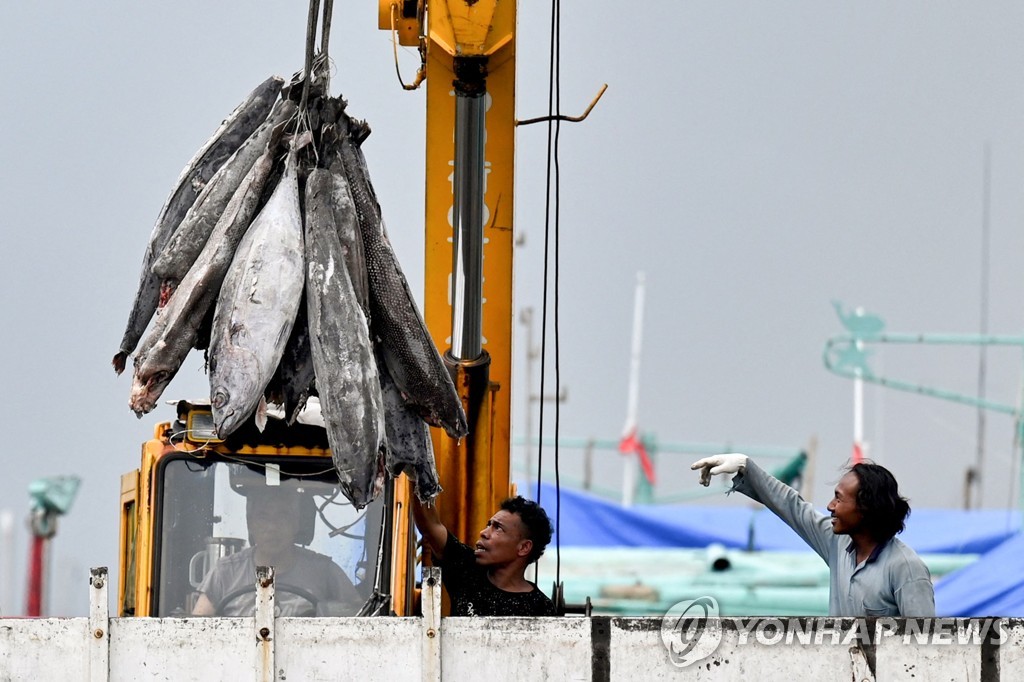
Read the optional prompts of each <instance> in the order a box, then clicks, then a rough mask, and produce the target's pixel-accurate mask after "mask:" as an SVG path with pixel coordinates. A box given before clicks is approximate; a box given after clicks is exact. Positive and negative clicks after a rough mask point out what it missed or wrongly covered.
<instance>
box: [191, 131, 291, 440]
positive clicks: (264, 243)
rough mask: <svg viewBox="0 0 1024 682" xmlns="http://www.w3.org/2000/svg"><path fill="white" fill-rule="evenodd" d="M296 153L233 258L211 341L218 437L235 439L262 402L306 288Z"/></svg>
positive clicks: (288, 160) (211, 365)
mask: <svg viewBox="0 0 1024 682" xmlns="http://www.w3.org/2000/svg"><path fill="white" fill-rule="evenodd" d="M296 164H297V162H296V154H295V151H294V150H293V151H290V152H289V153H288V158H287V161H286V162H285V172H284V175H283V176H282V177H281V180H280V181H279V182H278V184H277V187H276V188H275V189H274V192H273V193H272V194H271V195H270V199H269V200H268V201H267V203H266V205H265V206H264V207H263V209H262V210H261V211H260V213H259V215H258V216H256V219H255V220H253V222H252V225H250V226H249V229H248V231H246V233H245V236H244V237H243V238H242V241H241V242H240V243H239V245H238V249H237V250H236V251H235V256H234V259H233V260H232V261H231V265H230V266H229V269H228V274H227V276H225V278H224V283H223V284H222V285H221V290H220V295H219V297H218V298H217V305H216V312H215V313H214V319H213V331H212V334H211V338H210V349H209V366H210V367H209V369H210V401H211V403H212V406H213V422H214V426H215V428H216V429H217V434H218V435H219V436H220V437H221V438H225V437H227V436H228V435H230V434H231V433H232V432H234V430H235V429H237V428H238V427H239V425H241V424H242V422H243V421H245V420H246V419H247V418H248V417H249V416H250V415H252V414H253V411H254V410H255V409H256V407H257V405H258V404H259V403H260V400H261V399H262V398H263V391H264V389H265V388H266V387H267V384H269V383H270V380H271V378H272V377H273V375H274V373H275V372H276V371H277V367H278V364H279V363H280V362H281V356H282V355H283V354H284V347H285V344H286V343H287V342H288V337H289V335H290V334H291V332H292V327H293V326H294V324H295V316H296V314H297V312H298V308H299V302H300V301H301V299H302V289H303V285H304V280H305V269H304V267H303V250H302V213H301V210H300V207H299V182H298V172H297V166H296Z"/></svg>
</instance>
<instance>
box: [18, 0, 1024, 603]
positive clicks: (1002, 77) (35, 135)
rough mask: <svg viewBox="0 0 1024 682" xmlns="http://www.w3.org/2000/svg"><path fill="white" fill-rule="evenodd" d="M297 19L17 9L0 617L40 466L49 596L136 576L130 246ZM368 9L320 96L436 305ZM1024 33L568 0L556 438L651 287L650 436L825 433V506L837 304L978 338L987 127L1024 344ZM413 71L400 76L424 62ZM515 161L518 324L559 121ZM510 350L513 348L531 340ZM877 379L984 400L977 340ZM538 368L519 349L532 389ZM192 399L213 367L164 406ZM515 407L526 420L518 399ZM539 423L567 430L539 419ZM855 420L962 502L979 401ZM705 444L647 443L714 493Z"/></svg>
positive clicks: (758, 6) (419, 123) (299, 40)
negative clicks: (121, 517) (62, 500)
mask: <svg viewBox="0 0 1024 682" xmlns="http://www.w3.org/2000/svg"><path fill="white" fill-rule="evenodd" d="M306 9H307V8H306V3H299V2H291V3H266V6H263V5H262V4H254V3H244V2H237V1H234V0H225V1H222V2H217V3H208V2H198V1H197V0H179V1H178V2H173V3H169V2H147V3H137V2H126V1H124V0H120V1H116V2H107V3H102V4H100V5H96V4H82V3H71V2H57V3H24V2H18V3H14V2H7V3H2V4H0V75H2V77H3V83H4V86H5V87H4V96H3V97H2V98H0V121H2V123H3V124H4V134H3V135H0V160H2V163H0V208H2V214H0V215H2V231H0V235H2V248H0V286H2V290H3V292H4V295H3V308H2V312H3V317H2V319H3V323H4V327H5V330H4V334H3V336H2V337H0V338H2V340H0V344H2V352H0V367H2V374H0V377H2V387H3V391H2V396H0V401H2V402H0V406H2V409H0V414H2V415H3V417H2V420H3V421H2V425H3V430H4V436H5V437H4V449H3V453H2V455H0V456H2V462H3V464H4V473H3V475H2V476H0V510H2V509H8V510H10V511H11V512H13V514H14V515H15V519H16V531H17V532H16V538H15V539H16V549H17V552H16V554H15V565H16V569H17V570H16V576H15V583H14V588H13V589H12V588H10V587H4V586H0V608H2V609H3V612H4V613H5V614H8V613H12V612H20V611H21V609H22V608H23V595H24V587H23V586H24V576H23V567H24V564H25V563H26V559H25V553H24V550H25V547H26V545H27V542H28V539H27V534H26V532H25V530H24V524H23V519H24V518H25V516H26V514H27V512H28V495H27V487H28V484H29V482H30V481H32V480H33V479H35V478H38V477H42V476H52V475H58V474H75V475H78V476H81V477H82V479H83V484H82V488H81V491H80V493H79V496H78V499H77V501H76V502H75V505H74V507H73V509H72V512H71V514H70V515H69V516H68V517H66V518H64V519H62V521H61V525H60V530H59V534H58V536H57V538H56V541H55V546H54V557H55V559H56V560H57V566H56V568H55V578H56V579H57V580H56V584H55V587H54V595H53V596H54V599H53V609H52V610H53V612H54V613H57V614H67V613H72V614H84V613H85V612H86V608H87V602H86V597H85V595H86V592H85V585H86V584H87V570H88V568H89V567H90V566H97V565H108V566H111V567H115V566H116V565H117V552H116V544H117V513H118V489H119V487H118V486H119V476H120V474H122V473H124V472H127V471H130V470H131V469H134V468H135V467H137V466H138V454H139V446H140V444H141V443H142V442H143V441H144V440H146V439H147V438H149V437H150V435H151V434H152V429H153V426H154V425H155V424H156V423H158V422H159V421H163V420H166V419H168V418H169V417H170V416H171V412H170V408H167V407H165V406H161V407H160V409H159V410H158V411H157V412H154V413H153V414H151V415H149V416H147V417H146V418H145V419H143V420H141V421H139V420H137V419H136V418H135V416H134V415H133V414H132V413H131V412H130V411H129V410H128V407H127V399H128V391H129V386H130V379H129V377H128V376H127V375H125V376H122V377H119V378H118V377H115V376H114V374H113V372H112V371H111V369H110V357H111V356H112V355H113V353H114V351H115V350H116V349H117V345H118V342H119V341H120V338H121V334H122V331H123V328H124V322H125V319H126V316H127V314H128V310H129V307H130V305H131V300H132V296H133V294H134V291H135V286H136V282H137V278H138V270H139V264H140V262H141V257H142V252H143V248H144V247H145V244H146V242H147V239H148V236H149V233H150V230H151V228H152V224H153V220H154V219H155V217H156V215H157V213H158V211H159V209H160V207H161V205H162V204H163V201H164V199H165V197H166V195H167V193H168V192H169V191H170V189H171V188H172V186H173V184H174V182H175V180H176V179H177V177H178V174H179V172H180V171H181V169H182V167H183V166H184V165H185V163H186V162H187V161H188V160H189V159H190V158H191V156H192V154H193V153H194V152H195V150H196V149H198V148H199V147H200V146H201V145H202V144H203V143H204V142H205V140H206V139H207V138H208V137H209V135H210V134H211V133H212V132H213V130H214V129H215V128H216V127H217V125H218V124H219V122H220V121H221V119H222V118H224V116H226V115H227V114H228V113H229V112H230V111H231V110H232V109H233V108H234V106H235V105H236V104H237V103H238V102H239V101H240V100H241V99H242V98H243V97H244V96H245V95H246V93H248V92H249V91H250V90H251V89H252V88H253V87H254V86H255V85H256V84H257V83H259V82H261V81H262V80H263V79H265V78H266V77H267V76H268V75H270V74H280V75H283V76H288V75H290V74H291V73H293V72H294V71H297V70H299V69H300V68H301V66H302V55H303V43H304V32H305V16H306ZM376 12H377V4H376V3H375V2H347V3H337V4H336V8H335V23H334V29H333V33H332V40H331V48H332V57H334V59H335V61H336V74H335V76H334V80H333V89H334V94H342V95H344V96H345V97H346V98H347V99H348V100H349V103H350V110H351V111H352V112H353V113H354V114H355V115H357V116H360V117H365V118H366V119H368V121H369V123H370V124H371V126H372V128H373V134H372V135H371V136H370V138H369V139H368V140H367V142H366V143H365V145H364V149H365V152H366V155H367V158H368V162H369V164H370V170H371V173H372V176H373V179H374V182H375V187H376V190H377V193H378V196H379V198H380V202H381V204H382V207H383V211H384V215H385V218H386V220H387V223H388V226H389V230H390V234H391V236H392V239H393V241H394V242H395V246H396V249H397V251H398V253H399V257H400V258H401V260H402V262H403V264H404V266H405V269H406V273H407V275H408V277H409V279H410V281H411V282H412V284H413V288H414V290H416V291H417V293H419V292H420V290H421V288H422V261H423V257H422V249H423V246H422V222H423V192H422V187H423V130H424V107H423V104H424V98H423V94H422V93H421V92H416V93H407V92H404V91H402V90H401V88H400V87H399V85H398V82H397V80H396V78H395V75H394V64H393V59H392V52H391V50H392V48H391V44H390V41H389V37H388V35H387V33H385V32H381V31H378V30H377V28H376V21H377V18H376ZM1022 15H1024V5H1021V4H1020V3H1018V2H987V3H983V4H982V3H933V2H901V3H891V2H839V3H820V2H812V1H810V0H807V1H804V2H786V3H755V2H732V1H729V2H714V3H711V2H703V3H695V2H678V3H667V4H666V3H634V4H632V5H630V6H629V11H628V12H623V9H622V5H621V4H619V3H610V2H593V1H591V2H585V3H584V2H566V3H562V21H563V39H562V45H561V61H562V79H561V81H562V93H561V101H562V105H563V109H564V110H565V111H566V112H567V113H572V114H575V113H579V112H580V111H582V109H583V108H584V107H585V106H586V104H587V103H588V102H589V101H590V99H591V98H592V97H593V95H594V94H595V92H596V91H597V89H598V88H599V87H600V85H601V84H602V83H608V85H609V89H608V92H607V94H606V95H605V97H604V99H603V100H602V101H601V102H600V104H599V105H598V106H597V108H596V109H595V110H594V112H593V114H592V115H591V117H590V118H589V119H588V121H587V122H586V123H584V124H582V125H571V126H570V125H566V126H564V127H563V129H562V135H561V142H562V145H561V169H562V184H561V198H562V211H561V241H560V253H561V256H562V263H561V273H562V277H561V293H560V308H561V323H560V329H561V339H560V346H561V381H562V384H563V385H565V386H566V387H567V389H568V396H569V397H568V400H567V401H566V402H565V403H564V404H563V405H562V410H561V418H560V429H561V435H562V436H563V437H570V438H587V437H593V438H605V439H615V438H617V437H618V436H619V434H620V430H621V425H622V423H623V420H624V417H625V410H626V386H627V380H628V371H629V344H630V322H631V319H632V301H633V284H634V281H635V278H636V273H637V272H638V271H640V270H642V271H644V272H645V273H646V278H647V306H646V314H645V325H644V348H643V359H642V379H641V389H640V427H641V430H643V431H645V432H648V433H651V434H655V435H656V436H657V438H658V439H660V440H661V441H664V442H693V441H699V442H733V443H741V444H756V445H773V446H782V447H791V448H794V449H797V448H802V447H806V446H807V444H808V443H809V442H810V441H811V439H812V438H816V439H817V443H818V449H817V464H816V468H815V486H814V501H815V502H817V503H819V504H821V505H824V504H825V502H826V501H827V499H828V495H829V491H830V490H831V486H832V485H833V484H834V482H835V480H836V478H837V475H838V472H839V469H840V467H841V465H842V464H843V462H844V461H845V460H846V458H847V457H848V456H849V453H850V440H851V437H852V399H851V395H852V389H851V385H850V382H849V381H847V380H845V379H841V378H839V377H836V376H834V375H832V374H830V373H828V372H827V371H826V369H825V368H824V366H823V364H822V351H823V349H824V344H825V342H826V340H827V339H828V337H829V336H831V335H833V334H837V333H840V332H841V331H842V327H841V325H840V323H839V320H838V318H837V317H836V314H835V311H834V310H833V308H832V306H831V303H830V301H831V300H833V299H837V300H840V301H842V302H844V303H845V304H846V305H848V306H856V305H861V306H864V307H865V308H866V309H867V310H868V311H869V312H872V313H875V314H877V315H879V316H881V317H882V318H884V320H885V321H886V325H887V330H889V331H899V332H959V333H976V332H977V331H978V329H979V320H980V315H981V307H980V291H981V281H982V277H981V272H982V268H981V265H982V246H981V244H982V240H981V235H982V228H981V226H982V215H983V154H984V151H983V150H984V148H985V145H986V143H988V144H990V145H991V158H992V162H991V204H990V234H991V259H990V263H989V267H990V291H991V293H990V301H989V306H990V308H989V330H990V331H991V332H992V333H1000V334H1020V333H1022V332H1024V281H1022V279H1024V278H1022V277H1021V273H1020V270H1021V268H1020V264H1021V262H1022V257H1024V230H1022V229H1021V227H1022V224H1024V75H1022V74H1024V16H1022ZM519 18H520V30H519V34H518V40H519V57H520V61H519V72H518V73H519V80H518V102H517V115H518V117H519V118H529V117H532V116H537V115H541V114H543V113H544V112H545V110H546V103H547V49H548V40H549V34H548V22H549V20H550V6H549V5H547V3H521V5H520V17H519ZM401 61H402V69H403V72H404V73H405V74H406V78H407V79H409V78H411V76H412V74H413V73H414V71H415V68H416V62H417V59H416V57H415V53H414V52H412V51H409V50H404V51H403V52H402V54H401ZM517 144H518V149H517V168H516V177H517V188H516V190H517V194H516V200H517V203H516V230H517V232H518V233H519V234H520V235H521V236H522V237H523V238H524V245H523V246H522V247H520V248H519V249H518V250H517V265H516V268H517V269H516V291H515V297H516V298H515V307H516V310H521V309H523V308H525V307H533V308H535V309H537V310H538V314H539V309H540V306H541V304H542V302H541V293H540V292H541V284H542V282H541V255H542V253H543V248H542V247H543V241H542V240H543V224H544V213H543V206H544V203H543V200H544V184H543V178H544V167H545V156H544V150H545V138H544V130H543V127H542V126H532V127H529V128H524V129H520V130H519V132H518V137H517ZM538 340H539V339H534V342H535V343H536V342H537V341H538ZM517 341H518V342H519V345H518V348H517V350H516V357H517V361H521V360H522V359H524V358H525V351H524V347H525V345H526V344H525V341H526V339H525V337H524V334H523V327H522V326H521V325H517ZM871 362H872V367H873V368H874V369H875V370H876V372H879V373H882V374H885V375H887V376H890V377H892V378H898V379H902V380H905V381H911V382H918V383H923V384H928V385H933V386H939V387H944V388H948V389H950V390H953V391H957V392H962V393H970V394H973V393H975V391H976V385H977V373H978V353H977V351H976V350H975V349H973V348H954V349H949V348H946V349H939V348H935V347H900V348H885V349H879V350H877V351H876V353H875V355H873V356H872V359H871ZM552 363H553V359H549V361H548V364H549V366H550V365H551V364H552ZM1021 368H1022V352H1021V349H1020V348H1008V349H997V350H993V351H991V352H990V353H989V366H988V383H987V395H988V397H989V398H990V399H992V400H997V401H1000V402H1004V403H1007V404H1015V403H1016V402H1017V401H1018V398H1019V395H1020V392H1021ZM523 378H524V376H523V366H522V363H521V362H520V366H519V367H518V368H517V372H516V381H517V382H518V383H516V384H515V386H521V385H522V383H523ZM515 386H514V387H513V391H514V392H515V391H516V388H515ZM534 386H536V380H535V381H534ZM550 387H551V385H550V383H549V389H550ZM206 390H207V384H206V380H205V375H204V374H203V371H202V365H201V361H200V359H199V357H198V356H194V357H193V358H192V359H191V360H190V361H189V363H188V364H187V365H186V366H185V367H184V368H183V369H182V371H181V373H180V374H179V376H178V377H177V378H176V379H175V381H174V382H173V383H172V384H171V386H170V388H169V389H168V390H167V392H166V394H165V397H166V398H179V397H180V398H185V397H195V396H201V395H203V393H204V391H206ZM513 401H514V405H515V413H516V414H515V419H514V423H513V431H514V432H515V433H516V435H522V434H523V430H524V419H523V413H524V410H525V407H526V398H525V396H524V395H522V392H521V391H520V392H519V393H514V394H513ZM553 421H554V420H553V414H550V413H549V414H548V416H547V417H546V423H547V425H548V427H549V429H550V427H551V426H552V424H553ZM533 423H534V425H535V426H534V428H536V423H537V419H536V418H534V420H533ZM865 428H866V434H867V438H868V440H869V441H870V445H871V449H870V454H871V455H872V456H873V457H875V458H876V459H877V460H879V461H880V462H882V463H884V464H885V465H886V466H889V467H890V468H892V470H893V471H894V472H895V473H896V475H897V478H898V479H899V480H900V482H901V486H902V488H903V491H904V494H906V495H908V496H909V497H910V498H911V502H912V504H914V505H918V506H931V507H950V506H960V505H961V504H962V499H963V494H962V493H963V476H964V471H965V470H966V468H967V467H968V466H969V465H970V464H971V463H972V462H973V460H974V458H975V456H976V454H975V453H976V449H977V442H978V440H977V413H976V411H975V410H973V409H971V408H968V407H964V406H960V405H953V404H946V403H943V402H940V401H937V400H934V399H928V398H922V397H918V396H914V395H909V394H902V393H896V392H892V391H882V390H872V389H870V388H869V390H868V391H867V392H866V423H865ZM548 435H553V432H552V431H550V430H548ZM985 442H986V451H985V453H986V454H985V458H986V462H987V469H986V471H985V476H984V482H985V483H984V492H985V505H986V506H989V507H1005V506H1007V504H1008V503H1010V499H1009V495H1010V489H1009V480H1010V478H1011V473H1012V471H1013V470H1012V462H1013V461H1014V459H1015V458H1016V457H1018V455H1016V454H1015V453H1014V450H1013V424H1012V420H1011V419H1010V418H1009V417H1006V416H1002V415H991V416H989V418H988V429H987V433H986V441H985ZM518 454H519V453H518V452H517V455H518ZM600 457H601V458H602V461H601V463H600V464H599V466H598V469H599V471H598V479H597V481H596V482H597V483H598V484H599V485H602V486H605V487H609V488H614V487H615V486H616V485H618V480H619V477H620V472H621V468H620V467H621V464H620V462H619V459H618V455H616V454H614V453H606V454H602V455H600ZM563 459H564V469H565V471H566V475H567V476H571V475H573V474H574V473H575V472H578V470H579V465H578V461H576V460H578V453H574V452H571V451H563ZM692 459H693V457H692V456H690V455H686V454H671V453H663V454H662V455H661V457H660V459H659V474H660V482H661V487H660V489H659V491H658V492H659V494H662V495H669V494H673V493H679V492H685V491H689V490H693V489H695V488H696V477H695V476H694V475H692V474H691V473H690V472H689V471H688V468H687V465H688V464H689V462H690V461H691V460H692ZM517 460H518V457H517ZM546 461H547V462H549V463H550V457H549V456H546ZM737 503H739V502H737ZM2 565H3V564H2V563H0V566H2ZM0 570H2V569H0ZM69 576H70V577H69ZM11 592H13V593H14V594H15V605H14V606H13V607H9V606H8V603H9V602H10V599H11ZM5 601H6V602H8V603H4V602H5Z"/></svg>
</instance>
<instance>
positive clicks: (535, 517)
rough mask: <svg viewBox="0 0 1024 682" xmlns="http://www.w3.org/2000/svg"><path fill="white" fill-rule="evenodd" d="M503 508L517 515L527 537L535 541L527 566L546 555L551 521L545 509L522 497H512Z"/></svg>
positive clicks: (551, 531)
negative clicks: (545, 549) (545, 550)
mask: <svg viewBox="0 0 1024 682" xmlns="http://www.w3.org/2000/svg"><path fill="white" fill-rule="evenodd" d="M501 508H502V509H504V510H505V511H507V512H508V513H510V514H517V515H518V516H519V520H520V521H522V523H523V527H524V528H525V529H526V537H527V538H528V539H529V540H532V541H533V549H532V550H530V555H529V556H528V557H527V561H526V563H527V564H532V563H533V562H534V561H536V560H537V559H539V558H541V556H542V555H543V554H544V548H545V547H547V546H548V543H549V542H551V534H552V533H553V532H554V531H553V529H552V528H551V519H549V518H548V514H547V512H545V511H544V507H542V506H540V505H539V504H537V503H536V502H534V501H533V500H528V499H526V498H525V497H523V496H522V495H517V496H516V497H510V498H508V499H507V500H505V501H504V502H502V503H501Z"/></svg>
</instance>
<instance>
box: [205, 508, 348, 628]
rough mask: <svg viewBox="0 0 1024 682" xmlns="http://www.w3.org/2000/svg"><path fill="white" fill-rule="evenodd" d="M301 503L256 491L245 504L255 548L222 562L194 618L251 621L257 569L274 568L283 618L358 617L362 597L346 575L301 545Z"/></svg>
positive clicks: (278, 610)
mask: <svg viewBox="0 0 1024 682" xmlns="http://www.w3.org/2000/svg"><path fill="white" fill-rule="evenodd" d="M300 504H301V498H300V496H299V494H298V493H295V492H292V491H290V490H285V489H281V488H260V489H257V490H252V491H250V492H249V494H248V495H247V496H246V500H245V520H246V524H247V525H248V528H249V542H250V543H251V546H250V547H246V548H245V549H242V550H240V551H238V552H236V553H234V554H231V555H229V556H226V557H223V558H222V559H220V560H219V561H218V562H217V564H216V565H215V566H214V567H213V569H212V570H211V571H210V572H209V574H208V575H207V576H206V578H205V580H203V583H202V584H201V585H200V586H199V592H200V595H199V598H198V600H197V601H196V605H195V608H194V609H193V610H192V615H194V616H251V615H253V613H254V612H255V608H256V567H257V566H273V567H274V585H275V602H276V609H275V610H276V613H277V615H279V616H314V615H346V616H348V615H354V614H355V612H356V611H357V610H358V609H359V606H360V604H359V601H360V600H359V597H358V594H357V592H356V588H355V587H354V586H353V585H352V581H351V580H349V578H348V576H347V575H345V572H344V571H342V570H341V568H340V567H339V566H338V565H337V564H336V563H334V561H332V560H331V559H330V557H327V556H325V555H323V554H318V553H317V552H313V551H311V550H309V549H306V548H305V547H299V546H298V545H296V544H295V538H296V537H297V534H298V531H299V528H300V523H301V522H300V519H301V514H300V511H301V507H300Z"/></svg>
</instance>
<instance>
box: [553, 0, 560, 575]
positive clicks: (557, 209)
mask: <svg viewBox="0 0 1024 682" xmlns="http://www.w3.org/2000/svg"><path fill="white" fill-rule="evenodd" d="M553 1H554V5H555V31H556V33H557V34H558V38H557V39H556V40H555V110H556V111H555V113H556V114H558V115H559V116H560V115H561V113H562V7H561V0H553ZM561 132H562V119H561V118H557V119H556V120H555V151H554V155H555V396H556V398H555V584H556V585H561V583H562V580H561V578H562V536H561V533H560V532H559V531H561V528H562V484H561V470H560V467H559V456H558V455H559V450H558V441H559V436H560V435H561V433H560V428H559V424H560V417H561V406H562V401H561V400H560V399H559V398H560V396H561V395H562V392H561V383H562V377H561V366H562V365H561V356H560V349H561V346H560V343H559V329H558V321H559V310H558V293H559V262H560V258H559V249H558V245H559V218H560V216H561V207H562V203H561V201H560V199H561V174H560V168H559V163H558V143H559V138H560V135H561Z"/></svg>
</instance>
